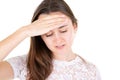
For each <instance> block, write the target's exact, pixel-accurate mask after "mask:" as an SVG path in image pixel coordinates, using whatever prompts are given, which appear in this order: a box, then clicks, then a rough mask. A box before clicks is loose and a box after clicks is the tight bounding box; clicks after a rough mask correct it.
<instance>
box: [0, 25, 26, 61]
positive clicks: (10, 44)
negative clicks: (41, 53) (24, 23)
mask: <svg viewBox="0 0 120 80" xmlns="http://www.w3.org/2000/svg"><path fill="white" fill-rule="evenodd" d="M25 38H27V34H26V30H25V28H24V27H22V28H20V29H18V30H17V31H16V32H14V33H13V34H11V35H10V36H8V37H7V38H6V39H4V40H2V41H0V61H2V60H3V59H4V58H5V57H6V56H7V55H8V54H9V53H10V52H11V51H12V50H13V49H14V48H15V47H16V46H17V45H18V44H19V43H20V42H21V41H23V40H24V39H25Z"/></svg>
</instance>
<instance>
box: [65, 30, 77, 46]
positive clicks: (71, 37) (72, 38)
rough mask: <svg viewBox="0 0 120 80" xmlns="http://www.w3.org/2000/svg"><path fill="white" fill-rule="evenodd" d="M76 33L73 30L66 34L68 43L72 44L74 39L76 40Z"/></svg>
mask: <svg viewBox="0 0 120 80" xmlns="http://www.w3.org/2000/svg"><path fill="white" fill-rule="evenodd" d="M74 35H75V34H74V33H73V32H72V31H70V32H69V33H68V34H67V35H66V42H67V43H68V44H70V45H71V44H72V43H73V40H74Z"/></svg>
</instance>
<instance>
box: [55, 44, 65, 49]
mask: <svg viewBox="0 0 120 80" xmlns="http://www.w3.org/2000/svg"><path fill="white" fill-rule="evenodd" d="M64 46H65V45H64V44H63V45H59V46H56V48H57V49H63V48H64Z"/></svg>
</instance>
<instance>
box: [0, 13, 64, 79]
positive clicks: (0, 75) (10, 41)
mask: <svg viewBox="0 0 120 80" xmlns="http://www.w3.org/2000/svg"><path fill="white" fill-rule="evenodd" d="M65 22H66V19H65V17H64V15H57V14H56V15H52V16H51V15H48V16H46V17H41V18H40V19H38V20H36V21H34V22H33V23H31V24H29V25H26V26H23V27H21V28H20V29H18V30H17V31H15V32H14V33H13V34H11V35H10V36H8V37H7V38H6V39H4V40H2V41H0V79H2V80H10V79H13V77H14V73H13V70H12V67H11V66H10V64H9V63H7V62H6V61H3V60H4V58H5V57H6V56H7V55H8V54H9V53H10V52H11V51H12V50H13V49H14V48H15V47H16V46H17V45H18V44H20V43H21V42H22V41H23V40H24V39H26V38H28V37H32V36H38V35H42V34H45V33H47V32H49V31H50V30H53V29H55V28H57V27H59V26H61V25H62V24H64V23H65Z"/></svg>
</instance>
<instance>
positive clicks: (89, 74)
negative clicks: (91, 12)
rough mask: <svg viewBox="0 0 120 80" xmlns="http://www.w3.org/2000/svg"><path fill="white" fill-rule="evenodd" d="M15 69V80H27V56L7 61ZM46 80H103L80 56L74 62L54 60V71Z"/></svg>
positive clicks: (95, 69) (92, 66)
mask: <svg viewBox="0 0 120 80" xmlns="http://www.w3.org/2000/svg"><path fill="white" fill-rule="evenodd" d="M7 61H8V63H10V65H11V66H12V68H13V71H14V78H19V79H20V80H26V76H27V68H26V55H23V56H18V57H14V58H11V59H8V60H7ZM46 80H101V79H100V75H99V72H98V70H97V68H96V67H95V65H93V64H91V63H88V62H84V61H83V60H82V59H81V58H80V57H79V56H77V57H76V58H75V59H74V60H72V61H69V62H67V61H59V60H53V71H52V73H51V74H50V76H49V77H48V78H47V79H46Z"/></svg>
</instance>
